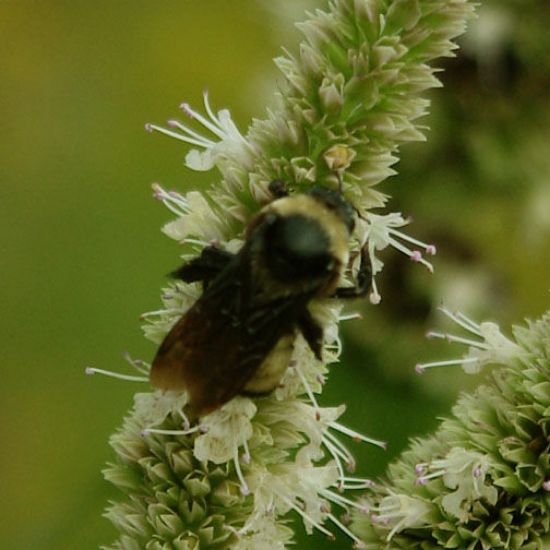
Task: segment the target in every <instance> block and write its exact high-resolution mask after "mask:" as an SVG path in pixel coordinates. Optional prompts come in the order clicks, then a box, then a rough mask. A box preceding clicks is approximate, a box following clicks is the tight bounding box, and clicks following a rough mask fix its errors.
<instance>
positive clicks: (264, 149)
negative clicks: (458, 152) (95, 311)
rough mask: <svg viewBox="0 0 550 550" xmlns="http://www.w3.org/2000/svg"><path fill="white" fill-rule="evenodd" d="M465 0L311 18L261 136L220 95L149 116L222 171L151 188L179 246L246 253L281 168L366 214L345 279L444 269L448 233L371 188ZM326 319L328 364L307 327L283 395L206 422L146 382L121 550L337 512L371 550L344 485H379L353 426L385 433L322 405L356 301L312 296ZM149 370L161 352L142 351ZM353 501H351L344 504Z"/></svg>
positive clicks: (231, 542) (116, 476)
mask: <svg viewBox="0 0 550 550" xmlns="http://www.w3.org/2000/svg"><path fill="white" fill-rule="evenodd" d="M472 11H473V8H472V5H471V4H470V3H469V2H468V1H467V0H407V1H406V2H404V1H402V0H392V1H389V0H388V1H383V0H336V1H333V2H331V3H330V5H329V8H328V11H327V12H323V11H317V12H316V13H315V14H313V15H311V16H310V19H309V20H308V21H306V22H305V23H303V24H301V25H300V29H301V30H302V32H303V33H304V35H305V41H304V42H303V43H302V44H301V46H300V49H299V55H298V56H297V57H292V56H290V55H288V56H287V57H284V58H281V59H278V60H277V64H278V66H279V67H280V69H281V70H282V71H283V73H284V75H285V77H286V80H287V85H286V87H285V88H284V91H283V93H282V94H281V96H280V97H279V105H278V106H277V107H276V108H275V109H274V110H273V111H271V112H269V113H268V116H267V117H266V119H265V120H255V121H254V122H253V123H252V125H251V127H250V128H249V130H248V132H247V133H246V134H242V133H241V132H240V131H239V130H238V129H237V127H236V125H235V124H234V122H233V121H232V119H231V116H230V114H229V111H228V110H226V109H223V110H220V111H217V112H215V110H213V109H212V107H211V104H210V100H209V97H208V94H207V93H205V94H204V109H202V108H201V109H194V108H192V107H191V106H190V105H189V104H187V103H183V104H182V106H181V108H182V110H183V113H184V115H185V117H186V118H187V120H186V121H185V122H181V121H180V120H170V121H168V123H167V125H166V126H164V125H156V124H147V125H146V129H147V130H148V131H151V132H160V133H162V134H165V135H167V136H170V137H172V138H175V139H178V140H180V141H182V142H184V143H185V144H187V145H189V146H191V149H188V150H187V153H186V156H185V164H186V166H187V167H188V168H190V169H192V170H201V171H203V170H211V169H216V170H217V171H218V172H219V175H220V176H221V179H220V182H219V183H218V184H216V185H213V186H212V187H210V188H209V189H208V190H203V191H201V192H197V191H192V192H188V193H186V194H180V193H178V192H176V191H170V190H166V189H165V188H164V187H163V186H161V185H159V184H154V185H153V194H154V197H155V198H157V199H158V200H160V201H161V202H162V203H163V204H164V205H165V206H166V207H167V208H168V209H169V210H170V211H171V212H172V213H173V214H174V216H175V217H174V219H172V220H171V221H170V222H168V223H167V224H166V225H165V226H164V227H163V231H164V233H165V234H166V235H168V236H169V237H170V238H173V239H175V240H176V241H177V242H179V243H180V244H181V246H182V257H183V258H184V259H185V260H187V259H189V258H192V257H194V256H196V255H197V254H199V253H200V251H201V250H202V249H203V248H204V247H205V246H207V245H210V244H213V243H214V244H216V245H217V246H219V247H220V248H222V249H224V250H226V251H229V252H236V251H238V250H239V249H240V248H241V247H242V245H243V232H244V228H245V227H246V225H247V224H248V222H249V221H250V219H251V218H252V216H253V215H254V214H255V213H257V212H258V210H259V209H260V208H261V207H262V206H263V205H265V204H266V203H268V202H269V201H270V200H273V197H272V196H271V194H270V192H269V190H268V186H269V183H270V182H271V181H273V180H277V179H278V180H282V181H284V182H285V183H286V185H287V186H288V190H289V192H290V193H291V194H296V193H302V192H307V191H308V190H309V189H311V187H312V186H313V185H315V184H318V185H324V186H327V187H331V188H333V189H336V188H339V189H341V191H342V192H343V194H344V195H345V196H346V198H347V199H348V200H349V201H350V202H351V203H352V204H353V206H354V208H355V209H356V212H357V224H356V230H355V232H354V234H353V236H352V239H351V242H350V251H351V254H350V257H351V258H352V261H351V263H350V265H349V266H348V269H347V271H346V273H345V276H344V279H345V282H346V281H352V280H353V279H354V275H355V273H356V270H357V269H358V263H359V261H360V256H361V251H362V250H366V251H367V252H368V257H369V259H370V261H371V263H372V267H373V269H372V274H373V275H372V277H373V291H372V294H371V301H372V302H373V303H376V302H378V301H380V295H379V293H378V290H377V287H376V283H375V281H374V277H375V275H376V274H378V273H379V272H380V271H381V269H382V265H383V264H382V261H381V260H380V258H379V257H378V254H379V252H380V251H381V250H383V249H385V248H387V247H389V246H391V247H394V248H396V249H397V250H399V251H401V252H403V253H404V254H406V255H407V256H409V257H410V259H411V260H412V261H415V262H420V263H422V264H424V265H425V266H426V267H427V268H428V269H430V270H431V269H432V267H431V264H430V263H429V262H428V261H427V260H425V258H424V253H425V254H428V255H430V254H434V253H435V247H434V246H433V245H427V244H424V243H422V242H420V241H418V240H416V239H414V238H412V237H410V236H408V235H406V234H405V233H403V232H402V231H401V230H400V228H401V227H403V226H404V225H406V224H407V220H406V219H405V218H403V217H402V216H401V215H400V214H397V213H391V214H374V213H372V212H371V210H372V209H373V208H377V207H382V206H384V205H385V203H386V201H387V196H386V195H384V194H383V193H381V192H379V191H377V190H375V189H374V186H375V185H377V184H378V183H380V182H381V181H382V180H384V179H385V178H386V177H388V176H390V175H392V174H394V171H393V170H392V168H391V166H392V165H393V164H394V163H395V162H396V160H397V156H396V153H397V151H398V147H399V146H400V145H401V144H403V143H406V142H408V141H413V140H422V139H424V136H423V134H422V127H421V126H419V125H418V122H417V120H418V119H419V117H421V116H423V115H425V114H426V111H427V107H428V104H429V103H428V101H427V100H426V99H423V98H421V97H419V94H420V93H421V92H424V91H425V90H427V89H429V88H431V87H435V86H439V81H438V80H437V78H436V77H435V76H434V73H435V71H436V69H434V68H433V67H430V66H429V65H428V63H429V62H431V61H432V60H434V59H436V58H438V57H442V56H450V55H452V51H453V49H454V48H455V45H454V43H453V42H452V40H453V39H454V38H455V37H456V36H458V35H460V34H461V33H462V32H463V31H464V29H465V22H466V20H467V19H468V18H469V17H471V15H472ZM200 292H201V288H200V286H199V285H197V284H184V283H182V282H173V283H170V284H169V285H168V286H167V288H165V289H164V290H163V292H162V307H161V308H160V309H157V310H155V311H151V312H147V313H145V314H144V315H143V320H144V331H145V334H146V336H147V338H149V339H150V340H152V341H154V342H155V343H157V344H158V343H160V342H161V341H162V339H163V338H164V336H165V335H166V334H167V332H168V331H169V330H170V328H171V327H172V326H173V324H174V323H175V322H176V320H177V319H178V318H180V317H181V316H182V315H183V314H184V313H185V312H186V311H187V310H188V309H189V308H190V307H191V305H192V304H193V303H194V302H195V301H196V300H197V298H198V297H199V296H200ZM311 312H312V314H313V315H314V317H315V319H316V320H317V321H318V322H319V323H320V324H321V325H322V326H323V331H324V350H323V359H324V360H323V362H320V361H318V360H317V359H316V358H315V357H314V355H313V353H312V352H311V350H310V349H309V347H308V345H307V344H306V342H305V340H304V339H303V338H302V337H301V336H300V335H298V336H297V338H296V342H295V344H294V351H293V356H292V359H291V361H290V365H289V368H288V369H287V371H286V373H285V375H284V377H283V378H282V380H281V383H280V386H279V387H278V388H277V389H276V390H275V391H274V392H273V393H272V394H271V395H269V396H267V397H263V398H258V399H254V400H251V399H249V398H245V397H238V398H235V399H233V400H231V401H230V402H229V403H227V404H225V405H224V406H223V407H221V408H220V409H219V410H216V411H214V412H213V413H211V414H209V415H207V416H204V417H201V418H199V419H193V420H191V419H190V418H189V417H188V409H187V396H186V394H185V392H183V393H179V394H178V393H174V394H172V393H169V392H167V393H162V392H158V391H156V392H152V393H140V394H138V395H136V398H135V404H134V408H133V410H132V411H131V412H130V414H129V416H128V417H127V418H126V420H125V422H124V424H123V426H122V428H121V429H120V430H119V431H118V432H117V433H116V434H115V435H114V436H113V437H112V445H113V447H114V449H115V451H116V453H117V456H118V459H117V461H116V462H115V463H113V464H112V465H110V466H109V468H108V469H107V470H106V472H105V474H106V477H107V478H108V479H109V480H110V481H112V482H113V483H114V484H115V485H117V486H118V487H119V488H120V489H122V490H123V491H124V492H125V493H126V494H127V495H128V497H129V498H128V499H127V500H126V501H125V502H122V503H113V504H112V505H111V507H110V508H109V509H108V511H107V516H108V517H109V518H110V519H111V521H112V522H113V523H114V524H115V526H116V527H117V528H118V530H119V531H120V533H121V535H120V538H119V539H118V540H117V541H116V542H115V543H114V544H113V546H112V547H111V548H124V549H134V548H135V549H138V548H147V549H148V550H150V549H155V550H156V549H159V550H160V549H168V548H176V549H178V550H180V549H182V550H183V549H185V550H188V549H189V550H198V549H199V548H200V549H206V548H219V549H225V548H232V549H239V550H242V549H248V548H254V549H259V550H271V549H275V550H277V549H282V548H285V547H287V545H289V544H291V543H292V531H291V530H290V529H289V527H288V524H287V522H288V520H287V519H285V518H286V516H287V514H288V513H289V512H294V513H295V514H297V515H299V516H301V518H302V519H303V521H304V525H305V527H306V530H307V531H308V532H311V531H312V530H313V529H317V530H319V531H321V532H322V533H324V534H325V535H327V536H329V537H332V533H331V529H330V525H331V524H332V525H333V526H334V527H336V528H338V529H340V530H342V531H343V532H344V533H346V534H347V535H348V536H349V537H350V538H351V539H352V541H353V542H354V544H355V545H356V546H357V547H363V542H362V541H361V540H360V539H359V538H358V537H357V536H356V535H355V534H354V533H353V532H352V531H351V530H350V529H349V527H348V523H349V511H350V509H354V510H356V511H357V513H361V514H366V513H367V512H368V507H366V506H365V505H364V504H362V503H360V502H356V501H355V500H354V499H353V498H350V497H348V496H346V494H345V491H346V490H350V491H357V490H362V489H365V488H367V487H369V486H370V482H369V481H368V480H364V479H358V478H354V477H350V476H349V473H350V472H352V471H353V469H354V459H353V457H352V455H351V453H350V451H349V450H348V448H347V447H346V445H345V444H344V443H343V442H342V441H341V440H340V437H339V436H342V435H345V436H349V437H351V438H352V439H354V440H360V441H365V442H367V443H372V444H376V445H381V446H383V443H382V442H379V441H374V440H372V439H370V438H368V437H366V436H363V435H362V434H359V433H357V432H355V431H353V430H351V429H349V428H347V427H346V426H344V425H343V424H341V423H340V422H339V418H340V416H341V415H342V413H343V411H344V407H343V406H341V407H336V408H327V407H321V406H319V404H318V402H317V394H319V393H320V392H321V390H322V386H323V384H324V382H325V379H326V375H327V372H328V369H327V364H329V363H333V362H335V361H337V359H338V356H339V353H340V350H341V344H340V340H339V337H338V323H339V321H341V320H344V319H349V318H352V317H353V315H351V316H350V315H344V314H342V311H341V305H340V304H339V303H338V302H337V301H336V300H333V299H327V300H323V301H317V302H315V303H313V304H311ZM128 360H129V362H130V364H131V365H132V367H134V368H135V369H136V370H137V371H138V374H136V375H116V374H115V373H111V372H108V371H101V370H99V369H88V372H89V373H90V374H92V373H94V372H102V373H104V374H108V375H111V376H118V377H120V378H125V379H129V380H132V381H136V382H147V380H148V370H149V365H147V364H146V363H145V362H143V361H136V360H134V359H131V358H129V357H128ZM338 510H340V511H341V512H342V515H341V516H340V515H338V513H339V512H338Z"/></svg>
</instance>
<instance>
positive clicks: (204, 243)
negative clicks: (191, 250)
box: [184, 237, 210, 248]
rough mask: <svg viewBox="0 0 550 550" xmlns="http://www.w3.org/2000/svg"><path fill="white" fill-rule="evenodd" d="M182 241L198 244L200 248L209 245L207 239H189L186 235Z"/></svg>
mask: <svg viewBox="0 0 550 550" xmlns="http://www.w3.org/2000/svg"><path fill="white" fill-rule="evenodd" d="M184 242H185V243H187V244H194V245H197V246H200V247H201V248H205V247H207V246H209V245H210V242H209V241H203V240H201V239H189V238H187V237H186V238H185V239H184Z"/></svg>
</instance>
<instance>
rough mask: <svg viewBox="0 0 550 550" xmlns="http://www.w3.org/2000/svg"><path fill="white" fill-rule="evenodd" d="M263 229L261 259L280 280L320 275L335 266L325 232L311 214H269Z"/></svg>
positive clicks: (291, 280)
mask: <svg viewBox="0 0 550 550" xmlns="http://www.w3.org/2000/svg"><path fill="white" fill-rule="evenodd" d="M266 222H267V227H266V231H265V240H264V247H265V253H266V254H265V259H266V262H267V266H268V269H269V272H270V273H271V274H272V276H274V277H275V278H277V279H278V280H280V281H285V282H294V281H296V282H298V281H299V280H312V279H316V278H318V277H321V278H324V277H326V276H327V273H329V272H331V271H333V270H334V268H335V263H336V262H335V260H334V257H333V255H332V253H331V242H330V238H329V236H328V234H327V232H326V231H325V230H324V229H323V227H322V226H321V224H320V223H319V222H318V221H317V220H316V219H315V218H313V217H310V216H306V215H304V214H301V213H296V214H290V215H287V216H276V215H271V216H270V218H269V219H268V220H266Z"/></svg>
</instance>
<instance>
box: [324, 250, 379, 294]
mask: <svg viewBox="0 0 550 550" xmlns="http://www.w3.org/2000/svg"><path fill="white" fill-rule="evenodd" d="M371 274H372V269H371V265H370V261H369V257H368V252H367V248H366V247H363V249H362V250H361V263H360V264H359V271H358V272H357V279H356V281H355V286H350V287H341V288H337V289H336V291H335V292H334V294H333V296H334V297H335V298H344V299H346V298H361V297H362V296H366V295H367V294H368V292H369V290H370V287H371Z"/></svg>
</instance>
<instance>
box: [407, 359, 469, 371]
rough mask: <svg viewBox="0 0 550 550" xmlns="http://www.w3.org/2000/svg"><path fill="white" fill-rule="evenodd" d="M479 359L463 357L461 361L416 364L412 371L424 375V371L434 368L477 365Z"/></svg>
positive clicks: (450, 360)
mask: <svg viewBox="0 0 550 550" xmlns="http://www.w3.org/2000/svg"><path fill="white" fill-rule="evenodd" d="M478 361H479V359H478V358H477V357H464V358H462V359H449V360H447V361H433V362H431V363H417V364H416V365H415V367H414V370H415V371H416V373H417V374H424V371H425V370H426V369H432V368H434V367H448V366H452V365H464V364H470V363H477V362H478Z"/></svg>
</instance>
